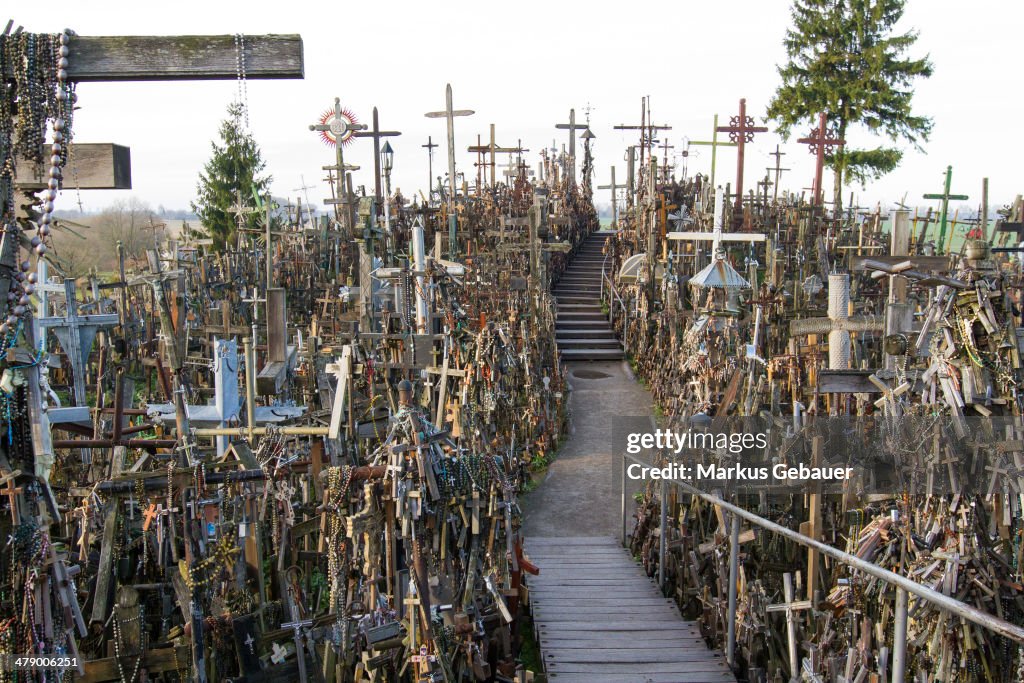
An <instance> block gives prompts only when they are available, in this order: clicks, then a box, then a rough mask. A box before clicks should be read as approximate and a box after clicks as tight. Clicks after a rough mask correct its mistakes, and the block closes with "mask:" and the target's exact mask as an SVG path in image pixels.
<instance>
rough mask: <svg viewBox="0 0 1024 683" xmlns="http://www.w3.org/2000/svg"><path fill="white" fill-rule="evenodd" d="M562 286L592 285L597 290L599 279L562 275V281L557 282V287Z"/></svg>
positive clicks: (599, 284)
mask: <svg viewBox="0 0 1024 683" xmlns="http://www.w3.org/2000/svg"><path fill="white" fill-rule="evenodd" d="M564 285H593V286H595V287H597V288H598V289H600V288H601V277H600V276H598V277H586V276H582V275H563V276H562V279H561V280H559V281H558V286H564Z"/></svg>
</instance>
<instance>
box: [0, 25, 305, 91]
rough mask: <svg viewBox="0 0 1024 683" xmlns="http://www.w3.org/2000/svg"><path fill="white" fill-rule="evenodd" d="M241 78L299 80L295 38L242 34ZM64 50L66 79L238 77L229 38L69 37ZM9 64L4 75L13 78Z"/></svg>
mask: <svg viewBox="0 0 1024 683" xmlns="http://www.w3.org/2000/svg"><path fill="white" fill-rule="evenodd" d="M241 38H242V40H241V45H242V46H243V47H242V48H241V51H242V54H241V57H242V63H244V64H245V77H246V78H253V79H267V78H303V76H304V65H303V55H302V37H301V36H299V35H298V34H288V35H263V36H241ZM68 47H69V48H70V52H71V55H70V57H69V59H68V66H67V73H68V80H69V81H72V82H75V83H95V82H114V81H185V80H187V81H207V80H232V79H235V78H238V64H239V56H240V55H239V45H238V44H237V43H236V36H234V35H217V36H73V37H72V38H71V42H70V43H69V45H68ZM12 68H13V67H12V65H11V64H10V63H8V64H6V65H5V71H4V73H3V77H4V78H5V79H11V78H13V77H14V74H13V72H12V71H11V69H12Z"/></svg>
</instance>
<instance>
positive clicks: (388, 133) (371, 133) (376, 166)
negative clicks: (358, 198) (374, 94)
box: [352, 107, 402, 207]
mask: <svg viewBox="0 0 1024 683" xmlns="http://www.w3.org/2000/svg"><path fill="white" fill-rule="evenodd" d="M401 134H402V133H401V132H399V131H397V130H381V129H380V124H379V123H378V120H377V107H374V108H373V128H371V129H370V130H364V131H356V132H355V133H353V134H352V137H355V138H373V191H374V196H376V197H377V206H378V207H380V206H381V205H382V204H381V202H382V200H383V199H384V196H383V195H382V194H381V192H380V183H381V175H380V139H381V138H393V137H397V136H399V135H401Z"/></svg>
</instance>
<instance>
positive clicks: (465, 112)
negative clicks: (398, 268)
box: [424, 83, 476, 256]
mask: <svg viewBox="0 0 1024 683" xmlns="http://www.w3.org/2000/svg"><path fill="white" fill-rule="evenodd" d="M444 101H445V107H444V110H443V111H431V112H427V113H426V114H424V116H426V117H427V118H428V119H441V118H443V119H445V120H446V121H447V124H448V183H449V192H448V249H449V254H450V255H452V256H454V255H455V252H456V250H457V248H458V245H457V243H456V240H455V231H456V218H455V187H456V179H455V117H456V116H472V115H473V114H475V113H476V112H474V111H473V110H472V109H455V108H453V106H452V84H451V83H448V84H447V85H446V86H445V91H444Z"/></svg>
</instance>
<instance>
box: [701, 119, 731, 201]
mask: <svg viewBox="0 0 1024 683" xmlns="http://www.w3.org/2000/svg"><path fill="white" fill-rule="evenodd" d="M711 131H712V132H711V139H710V140H691V141H690V144H691V145H702V146H706V147H710V148H711V187H716V185H715V166H716V161H717V159H718V148H719V147H735V146H736V143H735V142H724V141H722V142H719V140H718V114H715V120H714V125H713V126H712V128H711Z"/></svg>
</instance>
